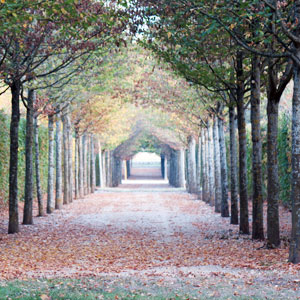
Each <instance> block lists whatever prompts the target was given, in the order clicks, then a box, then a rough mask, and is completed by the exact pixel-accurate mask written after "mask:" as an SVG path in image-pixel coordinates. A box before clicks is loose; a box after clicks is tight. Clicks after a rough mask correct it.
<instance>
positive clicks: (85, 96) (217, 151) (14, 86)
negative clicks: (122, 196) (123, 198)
mask: <svg viewBox="0 0 300 300" xmlns="http://www.w3.org/2000/svg"><path fill="white" fill-rule="evenodd" d="M106 4H107V3H106ZM106 4H105V1H104V2H103V3H102V1H92V0H91V1H75V0H74V1H72V0H70V1H66V3H65V5H64V6H61V5H60V4H59V1H54V0H51V1H43V2H42V3H40V2H39V1H32V0H30V1H27V0H25V1H24V0H23V1H14V2H12V1H1V3H0V20H1V21H0V35H1V40H0V76H1V84H2V89H1V94H2V95H1V102H2V103H3V105H2V108H3V110H2V111H1V115H0V117H1V118H0V123H1V125H2V126H1V128H2V129H1V135H0V170H1V178H0V187H1V189H0V197H1V202H2V203H3V204H4V205H5V204H6V205H8V206H9V224H8V232H9V233H17V232H18V231H19V222H20V221H19V218H20V217H19V206H18V203H19V200H20V201H23V202H24V213H23V220H22V222H23V224H32V223H33V208H32V207H33V202H34V201H35V200H36V199H37V202H38V206H39V215H40V216H43V215H45V214H46V213H47V214H51V213H52V212H53V211H54V210H55V209H61V208H62V207H63V205H67V204H68V203H70V202H72V201H73V200H74V199H78V198H82V197H83V196H84V195H87V194H89V193H93V192H94V191H95V188H96V185H98V186H100V187H104V186H109V187H110V186H112V187H115V186H117V185H118V184H120V182H121V175H120V174H121V171H120V170H121V167H122V164H123V163H124V161H125V162H126V161H129V160H130V159H131V158H132V157H133V155H134V154H135V153H136V151H137V149H138V147H139V145H140V142H141V140H142V138H143V136H144V135H147V136H150V137H151V138H152V139H153V140H155V145H156V146H157V148H156V150H155V151H158V153H159V154H160V155H161V157H162V173H163V174H164V175H166V176H167V177H168V179H169V182H170V184H171V185H173V186H175V187H183V186H186V188H187V191H188V192H189V193H193V194H196V195H197V196H198V198H199V199H201V200H202V201H205V202H207V203H208V204H209V205H211V206H214V207H215V211H216V212H217V213H220V214H221V216H222V217H230V222H231V224H236V225H238V226H239V229H240V232H241V234H250V233H251V234H252V238H253V239H258V240H264V239H266V247H268V248H276V247H279V245H280V229H279V228H280V227H279V224H280V220H279V206H280V205H285V206H287V207H289V208H290V209H291V211H292V234H291V240H290V256H289V260H290V261H291V262H293V263H298V262H299V261H300V238H299V236H300V227H299V226H300V225H299V224H300V222H299V218H300V176H299V173H300V93H299V85H300V60H299V57H300V53H299V51H300V50H299V49H300V47H299V46H300V27H299V26H300V23H299V18H300V1H290V2H286V1H269V0H266V1H235V2H232V1H176V0H174V1H167V0H163V1H151V0H135V1H109V5H106ZM45 16H46V18H45ZM7 99H9V101H10V103H11V105H10V108H9V109H8V108H7V107H8V106H9V102H7ZM8 113H11V117H9V116H8ZM8 139H10V143H9V144H8V142H7V141H8ZM8 153H9V154H10V156H9V157H10V158H9V159H8ZM97 174H98V175H97ZM44 194H47V201H46V203H45V204H44V202H43V195H44ZM250 201H251V204H252V222H250V221H249V204H250ZM264 201H265V202H266V205H267V212H266V213H267V224H266V232H265V231H264V223H263V220H264V210H263V204H264Z"/></svg>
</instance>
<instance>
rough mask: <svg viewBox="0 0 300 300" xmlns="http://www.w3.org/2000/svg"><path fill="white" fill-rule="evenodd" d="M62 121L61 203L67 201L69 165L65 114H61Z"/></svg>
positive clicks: (66, 202)
mask: <svg viewBox="0 0 300 300" xmlns="http://www.w3.org/2000/svg"><path fill="white" fill-rule="evenodd" d="M62 121H63V148H64V196H63V204H68V203H69V165H68V161H69V159H68V154H69V151H68V146H69V139H68V124H67V117H66V114H64V115H63V116H62Z"/></svg>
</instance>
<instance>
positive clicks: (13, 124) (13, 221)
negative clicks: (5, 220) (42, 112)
mask: <svg viewBox="0 0 300 300" xmlns="http://www.w3.org/2000/svg"><path fill="white" fill-rule="evenodd" d="M20 88H21V83H20V82H19V81H16V82H14V83H13V84H12V86H11V94H12V98H11V121H10V160H9V224H8V233H17V232H19V210H18V150H19V122H20Z"/></svg>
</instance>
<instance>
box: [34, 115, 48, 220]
mask: <svg viewBox="0 0 300 300" xmlns="http://www.w3.org/2000/svg"><path fill="white" fill-rule="evenodd" d="M33 123H34V148H35V177H36V193H37V199H38V208H39V214H38V216H39V217H43V216H44V215H45V213H44V203H43V195H42V189H41V176H40V149H39V126H38V119H37V115H34V119H33Z"/></svg>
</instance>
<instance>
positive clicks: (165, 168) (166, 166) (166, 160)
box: [164, 155, 168, 180]
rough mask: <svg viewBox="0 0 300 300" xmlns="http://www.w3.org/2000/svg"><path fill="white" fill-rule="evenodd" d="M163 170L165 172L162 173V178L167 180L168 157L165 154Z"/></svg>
mask: <svg viewBox="0 0 300 300" xmlns="http://www.w3.org/2000/svg"><path fill="white" fill-rule="evenodd" d="M164 170H165V173H164V180H168V158H167V156H166V155H165V166H164Z"/></svg>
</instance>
